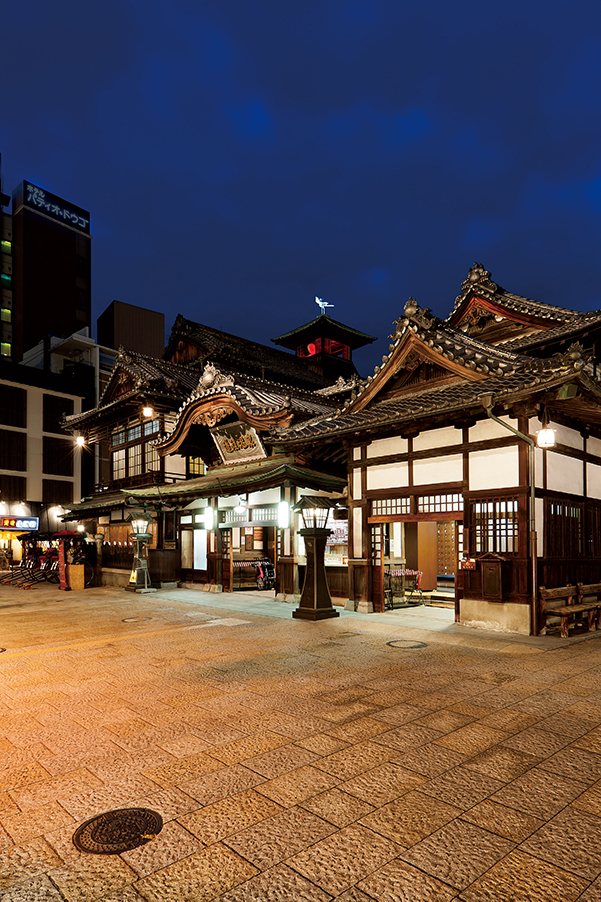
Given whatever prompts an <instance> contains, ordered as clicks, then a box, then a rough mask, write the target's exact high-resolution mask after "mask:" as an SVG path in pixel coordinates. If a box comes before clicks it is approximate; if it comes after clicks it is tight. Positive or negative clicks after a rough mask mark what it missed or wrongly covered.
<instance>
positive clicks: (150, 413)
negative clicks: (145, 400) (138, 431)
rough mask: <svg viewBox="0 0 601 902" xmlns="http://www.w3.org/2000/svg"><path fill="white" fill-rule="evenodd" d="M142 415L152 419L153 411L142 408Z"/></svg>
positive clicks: (148, 408) (150, 408)
mask: <svg viewBox="0 0 601 902" xmlns="http://www.w3.org/2000/svg"><path fill="white" fill-rule="evenodd" d="M142 415H143V416H145V417H152V416H154V410H153V409H152V407H143V408H142Z"/></svg>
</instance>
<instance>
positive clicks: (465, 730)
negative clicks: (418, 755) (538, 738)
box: [433, 723, 507, 755]
mask: <svg viewBox="0 0 601 902" xmlns="http://www.w3.org/2000/svg"><path fill="white" fill-rule="evenodd" d="M506 738H507V733H504V732H502V731H501V730H493V729H492V727H486V726H484V725H483V724H478V723H470V724H467V725H466V726H465V727H460V729H458V730H455V731H454V732H453V733H447V734H446V735H445V736H439V737H438V738H437V739H434V740H433V741H434V742H435V743H436V745H441V746H443V748H446V749H450V750H451V751H455V752H460V753H464V754H466V755H477V754H478V753H479V752H483V751H484V749H487V748H490V746H491V745H497V744H498V743H499V742H502V741H503V740H504V739H506Z"/></svg>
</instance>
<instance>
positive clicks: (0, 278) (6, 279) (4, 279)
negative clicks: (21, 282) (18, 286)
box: [0, 272, 13, 288]
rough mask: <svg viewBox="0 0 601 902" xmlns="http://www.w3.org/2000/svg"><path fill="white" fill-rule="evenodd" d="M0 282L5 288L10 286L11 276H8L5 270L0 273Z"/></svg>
mask: <svg viewBox="0 0 601 902" xmlns="http://www.w3.org/2000/svg"><path fill="white" fill-rule="evenodd" d="M0 282H1V283H2V285H3V286H4V287H5V288H10V287H11V285H12V282H13V277H12V276H9V274H8V273H7V272H3V273H0Z"/></svg>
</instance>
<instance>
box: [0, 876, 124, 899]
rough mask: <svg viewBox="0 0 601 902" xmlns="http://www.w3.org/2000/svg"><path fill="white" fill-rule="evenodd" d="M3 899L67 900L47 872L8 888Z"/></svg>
mask: <svg viewBox="0 0 601 902" xmlns="http://www.w3.org/2000/svg"><path fill="white" fill-rule="evenodd" d="M138 899H139V896H138ZM2 900H3V902H65V897H64V896H63V894H62V893H60V892H59V891H58V890H57V888H56V887H55V886H54V884H53V883H52V882H51V881H50V880H49V879H48V877H46V875H45V874H41V875H39V876H37V877H31V878H30V879H29V880H25V881H24V882H23V883H18V884H16V885H15V886H13V887H12V889H7V890H6V891H5V892H4V893H3V895H2Z"/></svg>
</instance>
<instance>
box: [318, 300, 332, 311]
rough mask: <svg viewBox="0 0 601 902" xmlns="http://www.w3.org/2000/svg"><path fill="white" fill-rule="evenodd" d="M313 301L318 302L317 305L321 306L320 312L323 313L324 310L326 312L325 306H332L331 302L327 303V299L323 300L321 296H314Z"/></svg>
mask: <svg viewBox="0 0 601 902" xmlns="http://www.w3.org/2000/svg"><path fill="white" fill-rule="evenodd" d="M315 303H316V304H319V306H320V307H321V312H322V313H325V312H326V307H333V306H334V305H333V304H328V302H327V301H324V299H323V298H317V297H316V298H315Z"/></svg>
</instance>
